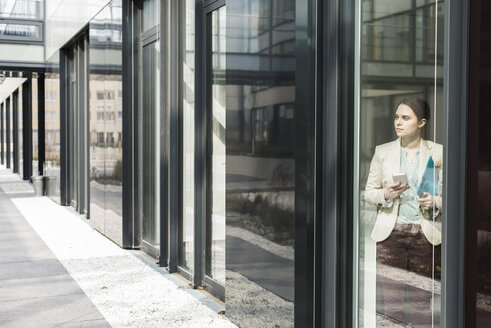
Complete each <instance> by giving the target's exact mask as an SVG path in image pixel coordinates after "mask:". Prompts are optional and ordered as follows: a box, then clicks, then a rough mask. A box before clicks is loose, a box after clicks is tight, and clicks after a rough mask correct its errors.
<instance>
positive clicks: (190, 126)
mask: <svg viewBox="0 0 491 328" xmlns="http://www.w3.org/2000/svg"><path fill="white" fill-rule="evenodd" d="M180 3H181V8H180V13H181V18H182V20H181V22H183V25H184V26H183V28H182V31H183V35H182V36H181V38H180V40H181V42H180V44H181V47H182V48H181V49H182V50H181V64H180V70H181V75H180V76H182V81H181V102H180V106H181V111H182V113H183V115H182V129H183V132H182V186H183V191H182V219H181V220H180V222H179V266H180V267H182V268H184V269H186V270H189V271H193V268H194V243H193V239H194V237H193V235H194V26H195V25H194V14H195V12H194V0H186V1H181V2H180Z"/></svg>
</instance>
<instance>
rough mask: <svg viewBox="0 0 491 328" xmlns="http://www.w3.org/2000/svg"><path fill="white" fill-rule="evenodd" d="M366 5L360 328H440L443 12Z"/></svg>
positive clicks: (372, 0)
mask: <svg viewBox="0 0 491 328" xmlns="http://www.w3.org/2000/svg"><path fill="white" fill-rule="evenodd" d="M360 5H361V6H360V8H361V11H362V12H361V24H360V32H361V33H360V36H361V39H360V47H361V48H360V51H361V53H360V58H359V59H358V60H360V79H359V83H360V85H359V90H360V99H359V111H358V120H359V126H360V127H359V131H357V133H358V135H359V138H358V147H357V149H356V151H357V157H358V162H357V163H356V165H357V167H358V172H356V176H357V179H358V188H359V191H356V193H357V195H355V199H359V201H360V202H359V208H356V209H355V213H358V219H359V221H358V231H359V239H358V259H357V266H358V268H359V270H358V290H357V300H358V313H357V317H358V326H359V327H376V326H380V327H382V326H390V327H407V326H425V327H439V326H440V302H441V301H440V300H441V292H440V278H441V264H440V263H441V245H440V244H441V217H442V213H441V208H442V194H441V192H442V188H441V185H442V171H443V160H442V158H443V148H442V146H441V143H442V134H443V131H442V125H441V122H442V76H441V72H442V66H443V65H442V64H443V52H442V50H443V48H442V46H443V33H440V31H443V30H441V27H442V26H443V21H442V20H443V16H442V15H443V4H442V3H441V2H439V4H438V5H436V4H435V2H434V1H433V2H428V3H427V4H423V5H421V6H419V7H416V4H415V2H412V3H411V2H407V1H402V0H400V1H395V2H394V1H393V2H391V4H390V6H388V5H387V2H386V1H383V0H368V1H360ZM437 13H438V15H437ZM435 34H436V35H437V39H436V40H435ZM435 73H436V74H435ZM432 163H433V164H432ZM425 179H427V181H428V184H424V183H422V181H424V180H425ZM398 181H401V183H400V184H397V183H398ZM423 192H426V193H425V194H423ZM355 217H356V216H355Z"/></svg>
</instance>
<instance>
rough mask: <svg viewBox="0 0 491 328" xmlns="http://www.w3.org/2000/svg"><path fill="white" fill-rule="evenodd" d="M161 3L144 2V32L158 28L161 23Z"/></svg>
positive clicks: (152, 0) (149, 0)
mask: <svg viewBox="0 0 491 328" xmlns="http://www.w3.org/2000/svg"><path fill="white" fill-rule="evenodd" d="M159 4H160V1H159V0H145V1H143V32H145V31H148V30H149V29H151V28H152V27H154V26H157V25H158V24H159V21H160V5H159Z"/></svg>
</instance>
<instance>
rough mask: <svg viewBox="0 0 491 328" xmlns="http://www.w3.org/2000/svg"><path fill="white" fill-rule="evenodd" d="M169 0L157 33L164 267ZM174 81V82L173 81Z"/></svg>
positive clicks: (163, 253)
mask: <svg viewBox="0 0 491 328" xmlns="http://www.w3.org/2000/svg"><path fill="white" fill-rule="evenodd" d="M169 1H170V0H167V1H161V3H160V24H159V25H158V27H159V28H160V31H159V35H163V36H164V38H163V39H162V40H161V41H160V49H159V50H160V58H159V59H158V60H159V61H160V77H158V78H160V94H159V95H160V108H158V109H157V110H158V111H159V113H160V116H159V117H160V131H157V137H158V138H160V159H158V164H159V167H160V168H159V170H160V245H159V247H160V251H159V258H158V264H159V266H162V267H166V266H168V264H169V257H168V252H169V219H170V218H169V205H170V204H169V195H170V194H172V192H171V190H170V185H169V146H170V144H169V111H170V101H169V84H170V83H169V65H168V59H169V58H168V49H169V47H168V42H169V38H168V37H167V35H168V32H169V30H168V29H169V27H168V26H169V16H168V14H169V10H168V3H169ZM174 83H176V82H175V81H174Z"/></svg>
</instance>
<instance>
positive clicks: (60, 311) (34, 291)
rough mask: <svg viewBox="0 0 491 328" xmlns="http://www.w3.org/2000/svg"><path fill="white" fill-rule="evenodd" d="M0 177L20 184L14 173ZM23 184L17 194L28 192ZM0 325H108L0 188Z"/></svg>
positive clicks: (11, 182) (95, 326) (12, 183)
mask: <svg viewBox="0 0 491 328" xmlns="http://www.w3.org/2000/svg"><path fill="white" fill-rule="evenodd" d="M2 180H8V183H10V185H9V186H8V187H12V185H14V184H20V185H22V184H24V183H23V182H21V181H20V179H18V180H17V179H16V177H15V176H9V178H8V179H2ZM16 180H17V181H16ZM4 184H5V181H4ZM8 187H7V189H8ZM27 187H28V186H26V185H24V189H26V190H21V193H20V194H22V195H26V194H29V192H28V190H27ZM11 194H13V195H15V196H18V195H19V193H18V192H11ZM0 327H66V328H67V327H91V328H92V327H93V328H99V327H100V328H102V327H111V326H110V325H109V324H108V323H107V321H106V320H105V319H104V317H103V316H102V314H101V313H100V312H99V310H98V309H97V308H96V307H95V306H94V304H93V303H92V302H91V301H90V299H89V298H88V297H87V295H86V294H85V293H84V292H83V291H82V289H81V288H80V287H79V285H78V284H77V283H76V282H75V281H74V280H73V278H72V277H71V276H70V274H69V273H68V272H67V270H66V269H65V268H64V267H63V265H62V264H61V263H60V261H59V260H58V259H57V258H56V257H55V255H54V254H53V253H52V252H51V251H50V250H49V249H48V247H47V246H46V244H45V243H44V242H43V241H42V240H41V238H39V236H38V234H37V233H36V232H35V231H34V230H33V229H32V227H31V226H30V225H29V224H28V223H27V221H26V220H25V218H24V217H23V216H22V215H21V213H20V212H19V210H18V209H17V208H16V207H15V206H14V204H13V203H12V201H11V200H10V199H9V198H8V197H7V194H6V193H5V192H4V191H3V189H0Z"/></svg>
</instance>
